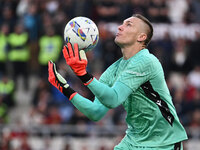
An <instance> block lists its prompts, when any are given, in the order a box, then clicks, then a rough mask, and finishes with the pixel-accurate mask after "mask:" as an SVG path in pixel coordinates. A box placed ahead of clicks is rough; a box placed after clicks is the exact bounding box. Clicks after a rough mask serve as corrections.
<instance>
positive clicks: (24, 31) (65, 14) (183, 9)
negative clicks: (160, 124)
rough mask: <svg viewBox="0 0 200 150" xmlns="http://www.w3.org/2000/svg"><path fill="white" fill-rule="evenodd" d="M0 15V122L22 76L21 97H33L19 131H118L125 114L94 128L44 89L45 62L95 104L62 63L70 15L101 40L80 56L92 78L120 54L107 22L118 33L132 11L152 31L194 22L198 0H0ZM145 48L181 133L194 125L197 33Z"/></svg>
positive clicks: (199, 70)
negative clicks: (88, 22) (93, 27)
mask: <svg viewBox="0 0 200 150" xmlns="http://www.w3.org/2000/svg"><path fill="white" fill-rule="evenodd" d="M0 12H1V13H0V124H8V125H9V124H10V123H11V122H12V120H10V116H9V115H10V113H9V112H10V111H11V110H12V109H14V108H16V107H18V105H17V104H16V101H17V100H16V92H17V91H18V89H17V88H18V82H19V78H20V77H22V79H23V92H24V93H26V92H28V91H29V90H32V92H33V94H32V96H31V103H30V109H29V111H28V112H24V114H23V115H22V116H21V118H20V123H22V124H24V125H27V126H29V125H33V126H34V125H35V126H37V125H54V124H62V125H63V124H64V125H65V124H70V125H85V126H90V125H92V124H94V125H98V126H104V125H105V126H107V125H124V124H125V115H126V114H125V112H124V110H123V108H122V107H121V106H120V107H118V108H116V109H113V110H110V111H109V112H108V114H107V115H106V116H105V117H104V119H103V120H101V121H99V122H97V123H94V122H91V121H90V120H88V119H87V118H86V117H85V116H84V115H83V114H82V113H80V112H79V111H78V110H77V109H75V108H74V107H73V106H72V104H71V103H70V102H69V101H68V100H67V98H66V97H64V96H63V95H62V94H60V93H59V92H58V90H57V89H55V88H54V87H53V86H51V85H50V84H49V83H48V80H47V79H48V69H47V63H48V61H49V60H53V61H54V62H56V64H57V67H58V71H59V72H60V73H61V74H62V75H63V76H64V77H65V78H66V79H67V81H68V82H69V84H70V85H71V86H72V87H73V88H74V89H75V90H76V91H77V92H79V93H80V94H81V95H83V96H85V97H87V98H89V99H91V100H93V98H94V95H93V94H92V93H91V92H90V91H89V89H88V88H87V87H84V86H83V85H82V84H81V82H80V80H79V79H78V78H77V77H76V76H75V75H74V74H73V73H72V71H71V70H70V68H69V67H68V66H67V65H66V63H65V60H64V59H63V56H62V51H61V50H62V47H63V45H64V44H65V42H64V40H63V31H64V27H65V25H66V23H67V22H68V21H69V20H70V19H72V18H74V17H76V16H85V17H89V18H90V19H92V20H93V21H94V22H95V23H96V24H97V26H98V28H99V32H100V40H99V42H98V44H97V46H96V47H95V49H94V50H93V51H90V52H87V57H88V60H89V64H88V70H89V72H91V73H92V74H93V75H94V76H95V77H96V78H99V77H100V75H101V74H102V72H103V71H104V70H105V69H106V68H107V67H108V66H110V65H111V64H112V63H113V62H114V61H116V60H117V59H119V58H120V57H121V56H122V55H121V51H120V49H119V47H117V45H116V44H115V43H114V38H115V34H113V32H111V30H110V29H108V28H107V27H109V26H106V25H107V24H109V23H113V24H115V25H116V30H117V25H118V24H120V23H122V21H123V20H124V19H126V18H128V17H130V16H131V15H132V14H134V13H140V14H142V15H144V16H145V17H147V18H148V19H149V20H150V21H151V22H152V23H153V24H154V25H156V24H169V25H172V24H184V25H186V26H187V25H190V24H199V23H200V0H168V1H165V0H0ZM111 25H112V24H111ZM148 49H149V50H150V52H151V53H153V54H154V55H156V56H157V57H158V58H159V60H160V62H161V63H162V65H163V68H164V72H165V77H166V81H167V84H168V87H169V89H170V92H171V95H172V99H173V103H174V105H175V107H176V110H177V113H178V115H179V117H180V120H181V122H182V124H183V125H184V127H186V128H187V127H193V128H196V127H197V128H198V127H200V59H199V57H200V31H199V32H196V33H195V40H188V39H187V38H184V37H181V38H178V39H173V38H171V37H170V35H169V34H166V35H165V36H164V38H162V39H156V40H153V41H152V42H151V43H150V45H149V46H148ZM32 76H34V77H36V78H34V79H35V83H37V84H36V86H35V87H34V88H31V85H30V82H29V81H30V78H31V77H32ZM12 123H13V122H12ZM195 135H196V134H195ZM14 136H16V135H14ZM80 136H81V134H80ZM2 137H4V136H2ZM23 137H24V139H25V138H26V134H25V135H23ZM189 137H194V136H193V135H192V134H191V135H190V134H189ZM196 138H200V135H199V134H198V135H196ZM3 139H4V138H3ZM6 140H7V139H6V136H5V139H4V140H1V144H0V146H1V147H0V149H1V150H7V149H8V148H6V146H7V145H6V144H5V143H6ZM24 141H25V140H24ZM7 142H8V141H7ZM22 146H23V144H22ZM24 147H25V148H21V149H23V150H29V149H31V148H28V145H27V143H24Z"/></svg>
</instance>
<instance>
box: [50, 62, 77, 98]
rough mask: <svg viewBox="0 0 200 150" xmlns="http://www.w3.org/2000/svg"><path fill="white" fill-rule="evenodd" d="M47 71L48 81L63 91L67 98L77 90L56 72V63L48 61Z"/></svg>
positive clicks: (71, 96) (72, 95)
mask: <svg viewBox="0 0 200 150" xmlns="http://www.w3.org/2000/svg"><path fill="white" fill-rule="evenodd" d="M48 72H49V77H48V80H49V82H50V83H51V84H52V85H53V86H55V87H56V88H57V89H58V90H59V91H60V92H61V93H63V94H64V95H65V96H66V97H67V98H68V99H69V100H71V99H72V98H73V97H74V96H75V95H76V94H77V92H75V91H74V90H73V89H72V88H71V87H70V86H69V84H67V81H66V80H65V79H64V78H63V77H62V76H61V75H60V74H59V73H58V72H57V70H56V65H55V64H54V63H53V62H52V61H49V62H48Z"/></svg>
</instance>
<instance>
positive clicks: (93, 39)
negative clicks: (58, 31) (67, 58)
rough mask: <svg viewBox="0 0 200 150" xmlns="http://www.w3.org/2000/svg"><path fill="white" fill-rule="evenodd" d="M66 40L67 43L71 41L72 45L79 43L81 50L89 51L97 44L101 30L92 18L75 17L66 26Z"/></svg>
mask: <svg viewBox="0 0 200 150" xmlns="http://www.w3.org/2000/svg"><path fill="white" fill-rule="evenodd" d="M64 40H65V42H66V43H68V42H70V43H71V44H72V46H74V43H78V46H79V50H84V51H85V52H87V51H89V50H92V49H93V48H94V47H95V46H96V45H97V43H98V40H99V31H98V28H97V26H96V24H95V23H94V22H93V21H92V20H91V19H89V18H86V17H75V18H73V19H71V20H70V21H69V22H68V23H67V24H66V26H65V29H64Z"/></svg>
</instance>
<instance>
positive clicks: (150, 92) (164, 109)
mask: <svg viewBox="0 0 200 150" xmlns="http://www.w3.org/2000/svg"><path fill="white" fill-rule="evenodd" d="M141 87H142V89H143V90H144V92H145V94H146V96H147V97H148V98H149V99H150V100H152V101H153V102H154V103H155V104H156V105H157V106H158V107H159V109H160V111H161V113H162V116H163V117H164V118H165V119H166V120H167V122H168V123H169V124H170V125H171V126H172V124H173V122H174V116H173V115H172V114H171V112H170V110H169V107H168V105H167V103H166V102H165V101H164V100H162V99H161V98H160V95H159V94H158V93H157V92H156V91H154V89H153V88H152V85H151V83H150V82H149V81H147V82H145V83H144V84H142V85H141Z"/></svg>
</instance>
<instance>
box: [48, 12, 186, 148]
mask: <svg viewBox="0 0 200 150" xmlns="http://www.w3.org/2000/svg"><path fill="white" fill-rule="evenodd" d="M152 35H153V27H152V25H151V23H150V22H149V21H148V20H147V19H146V18H145V17H143V16H142V15H139V14H134V15H133V16H132V17H130V18H127V19H126V20H124V22H123V24H122V25H120V26H119V27H118V32H117V34H116V38H115V43H116V44H117V45H118V46H119V47H120V48H121V51H122V54H123V57H122V58H120V59H119V60H118V61H116V62H115V63H114V64H112V65H111V66H110V67H109V68H108V69H107V70H106V71H105V72H104V73H103V74H102V75H101V77H100V79H99V80H97V79H95V78H94V77H93V76H92V75H91V74H89V73H88V72H87V71H86V66H87V58H86V55H85V52H84V51H83V50H80V52H79V49H78V45H77V44H75V45H74V50H73V49H72V46H71V44H70V43H67V47H65V46H64V49H63V55H64V57H65V59H66V62H67V64H68V65H69V66H70V67H71V69H72V70H73V71H74V73H75V74H76V75H77V76H78V77H79V78H80V80H82V82H83V84H84V85H85V86H87V87H88V88H89V89H90V90H91V91H92V93H93V94H94V95H95V100H94V101H93V102H92V101H90V100H88V99H86V98H84V97H82V96H81V95H79V94H78V93H77V92H75V91H74V90H73V89H72V88H71V87H70V86H69V85H68V84H67V81H66V80H65V79H64V78H63V77H62V76H61V75H60V74H59V73H58V72H57V71H56V66H55V64H54V63H53V62H51V61H49V82H50V83H51V84H52V85H54V86H55V87H56V88H57V89H58V90H60V92H62V93H63V94H64V95H65V96H66V97H68V98H69V100H70V101H71V102H72V103H73V105H74V106H75V107H76V108H77V109H79V110H80V111H81V112H82V113H83V114H85V115H86V116H87V117H88V118H89V119H91V120H93V121H98V120H100V119H101V118H102V117H103V116H104V115H105V114H106V113H107V111H108V110H109V109H112V108H115V107H117V106H119V105H121V104H122V105H123V107H124V109H125V110H126V112H127V117H126V123H127V125H128V129H127V130H126V135H125V137H124V138H123V139H122V141H121V142H120V143H119V144H118V145H117V146H115V148H114V150H181V149H183V147H182V141H183V140H186V139H187V135H186V132H185V130H184V128H183V126H182V125H181V123H180V121H179V119H178V116H177V114H176V110H175V107H174V105H173V103H172V99H171V96H170V93H169V90H168V88H167V85H166V82H165V78H164V73H163V69H162V66H161V64H160V62H159V61H158V59H157V58H156V57H155V56H154V55H152V54H150V53H149V51H148V49H147V48H146V47H147V45H148V43H149V42H150V40H151V37H152Z"/></svg>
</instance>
